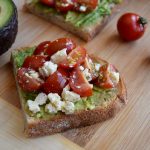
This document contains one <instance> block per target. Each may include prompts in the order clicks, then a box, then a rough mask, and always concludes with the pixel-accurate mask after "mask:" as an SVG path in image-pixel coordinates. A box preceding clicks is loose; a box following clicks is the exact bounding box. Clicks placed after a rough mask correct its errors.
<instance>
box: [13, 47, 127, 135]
mask: <svg viewBox="0 0 150 150" xmlns="http://www.w3.org/2000/svg"><path fill="white" fill-rule="evenodd" d="M25 49H26V48H22V49H19V50H17V51H13V52H12V57H11V61H12V64H13V70H14V75H15V79H16V72H17V69H16V64H15V61H14V55H15V54H17V53H18V52H19V51H23V50H25ZM91 57H92V59H94V60H95V61H100V62H103V63H107V61H105V60H103V59H101V58H98V57H94V56H91ZM16 85H17V89H18V94H19V97H20V102H21V106H22V110H23V114H24V118H25V130H24V131H25V134H26V136H27V137H38V136H44V135H50V134H54V133H59V132H63V131H65V130H68V129H73V128H79V127H84V126H89V125H92V124H95V123H98V122H102V121H105V120H107V119H109V118H111V117H113V116H115V114H116V113H117V112H118V111H119V110H120V109H121V108H122V107H123V106H125V105H126V103H127V90H126V86H125V83H124V81H123V78H122V77H120V81H119V84H118V91H119V92H118V95H117V97H116V99H114V100H111V102H110V103H109V105H108V106H107V107H96V108H95V109H93V110H82V111H79V112H75V113H74V114H70V115H65V114H60V115H57V116H56V117H54V118H52V119H35V118H33V117H29V116H28V115H27V114H26V112H25V108H24V103H23V96H22V94H21V89H20V88H19V86H18V83H17V80H16Z"/></svg>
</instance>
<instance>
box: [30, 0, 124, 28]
mask: <svg viewBox="0 0 150 150" xmlns="http://www.w3.org/2000/svg"><path fill="white" fill-rule="evenodd" d="M121 2H122V0H99V4H98V7H97V8H96V9H95V10H94V11H92V12H89V13H78V12H74V11H69V12H67V13H66V14H62V13H59V12H57V11H56V10H55V9H53V8H50V7H48V6H46V5H43V4H41V3H40V2H39V1H38V0H32V3H31V5H33V6H34V8H35V9H37V10H38V11H39V12H42V13H43V14H46V13H47V14H48V13H53V14H54V15H61V16H62V15H63V16H64V18H65V20H66V22H69V23H71V24H73V25H74V26H76V27H83V26H87V25H91V24H93V23H95V22H97V21H100V20H102V19H103V18H104V17H105V16H107V15H110V14H111V11H112V7H113V5H116V4H118V3H121Z"/></svg>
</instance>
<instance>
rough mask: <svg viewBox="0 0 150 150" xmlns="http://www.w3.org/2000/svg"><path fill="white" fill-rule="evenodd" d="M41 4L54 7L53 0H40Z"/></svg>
mask: <svg viewBox="0 0 150 150" xmlns="http://www.w3.org/2000/svg"><path fill="white" fill-rule="evenodd" d="M40 2H41V3H43V4H45V5H48V6H50V7H54V6H55V0H40Z"/></svg>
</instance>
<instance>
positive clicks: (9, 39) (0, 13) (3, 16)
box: [0, 0, 18, 55]
mask: <svg viewBox="0 0 150 150" xmlns="http://www.w3.org/2000/svg"><path fill="white" fill-rule="evenodd" d="M17 31H18V14H17V8H16V6H15V4H14V2H13V1H12V0H0V55H1V54H3V53H4V52H6V51H7V50H8V49H9V48H10V47H11V46H12V44H13V43H14V41H15V38H16V35H17Z"/></svg>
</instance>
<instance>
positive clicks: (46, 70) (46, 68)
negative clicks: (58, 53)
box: [39, 61, 58, 77]
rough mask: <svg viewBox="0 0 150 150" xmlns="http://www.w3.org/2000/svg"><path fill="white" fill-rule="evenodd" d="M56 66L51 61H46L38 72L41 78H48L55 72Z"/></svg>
mask: <svg viewBox="0 0 150 150" xmlns="http://www.w3.org/2000/svg"><path fill="white" fill-rule="evenodd" d="M57 67H58V66H57V64H54V63H53V62H51V61H46V62H45V63H44V65H43V66H42V67H41V68H39V72H40V74H41V75H42V76H43V77H48V76H49V75H51V74H53V73H54V72H55V71H56V70H57Z"/></svg>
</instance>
